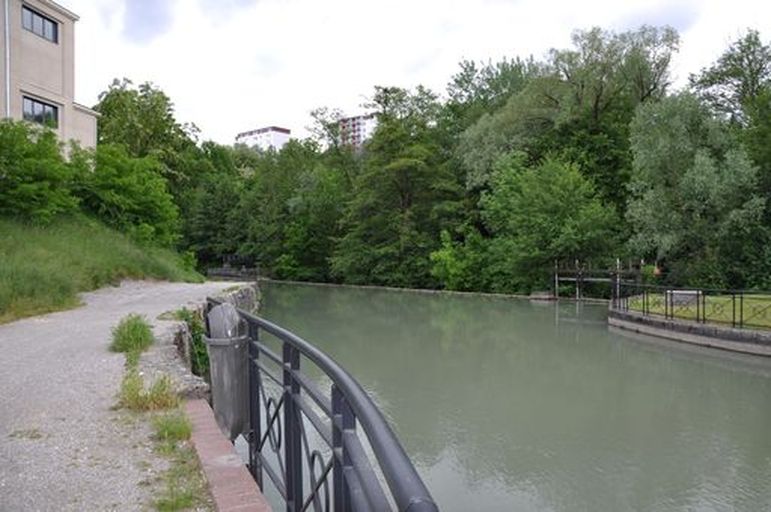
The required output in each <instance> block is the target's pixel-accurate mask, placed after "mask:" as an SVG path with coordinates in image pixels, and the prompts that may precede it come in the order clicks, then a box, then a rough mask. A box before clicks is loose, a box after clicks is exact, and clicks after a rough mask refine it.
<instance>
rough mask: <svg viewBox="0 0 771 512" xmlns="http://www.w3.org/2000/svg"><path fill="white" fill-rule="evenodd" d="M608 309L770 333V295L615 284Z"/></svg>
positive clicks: (768, 293) (743, 291) (750, 292)
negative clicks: (767, 330) (768, 331)
mask: <svg viewBox="0 0 771 512" xmlns="http://www.w3.org/2000/svg"><path fill="white" fill-rule="evenodd" d="M611 307H612V308H613V309H616V310H619V311H631V312H636V313H639V314H642V315H644V316H662V317H664V318H666V319H678V320H690V321H694V322H698V323H714V324H722V325H730V326H731V327H736V328H740V329H742V328H754V329H771V292H762V291H749V290H720V289H712V288H675V287H671V286H660V285H653V284H642V283H634V282H627V281H617V282H616V283H615V285H614V287H613V299H612V301H611Z"/></svg>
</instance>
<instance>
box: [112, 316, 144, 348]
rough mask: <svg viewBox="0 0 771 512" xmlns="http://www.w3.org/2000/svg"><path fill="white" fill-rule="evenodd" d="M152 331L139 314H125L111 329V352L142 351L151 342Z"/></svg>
mask: <svg viewBox="0 0 771 512" xmlns="http://www.w3.org/2000/svg"><path fill="white" fill-rule="evenodd" d="M153 340H154V338H153V331H152V329H151V328H150V324H148V323H147V320H145V319H144V317H142V316H140V315H135V314H131V315H128V316H125V317H124V318H123V319H122V320H121V321H120V323H118V325H117V326H116V327H114V328H113V330H112V343H111V344H110V350H112V351H113V352H127V353H130V352H142V351H143V350H146V349H147V347H149V346H150V345H152V344H153Z"/></svg>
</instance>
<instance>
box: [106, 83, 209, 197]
mask: <svg viewBox="0 0 771 512" xmlns="http://www.w3.org/2000/svg"><path fill="white" fill-rule="evenodd" d="M94 110H96V111H97V112H99V113H100V114H101V117H100V118H99V131H98V136H99V140H98V143H99V144H120V145H123V146H124V147H125V148H126V152H127V154H128V155H130V156H133V157H137V158H143V157H146V156H152V157H154V158H155V159H156V160H157V161H158V162H159V163H160V164H161V166H160V167H158V172H160V173H161V175H163V176H164V177H165V178H166V179H167V180H169V185H170V187H171V190H172V191H173V192H174V193H175V194H177V195H178V194H179V193H181V190H182V189H183V188H184V187H186V186H190V184H191V183H190V182H191V180H194V179H195V177H196V174H195V172H196V171H197V170H198V169H197V167H196V165H195V164H196V163H197V162H198V161H200V160H201V159H202V155H201V154H200V153H199V150H198V148H197V147H196V138H197V133H198V128H197V127H196V126H195V125H192V124H187V125H183V124H180V123H179V122H178V121H177V120H176V118H175V115H174V104H173V103H172V101H171V99H170V98H169V97H168V96H167V95H166V94H165V93H164V92H163V91H162V90H161V89H159V88H158V87H156V86H154V85H153V84H151V83H149V82H146V83H143V84H141V85H139V86H138V87H134V85H133V83H132V82H131V81H130V80H128V79H126V78H124V79H123V80H122V81H119V80H117V79H115V80H114V81H113V82H112V84H110V86H109V87H108V89H107V90H106V91H104V92H102V93H101V94H100V95H99V103H98V104H97V105H96V106H95V107H94Z"/></svg>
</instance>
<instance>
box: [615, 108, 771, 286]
mask: <svg viewBox="0 0 771 512" xmlns="http://www.w3.org/2000/svg"><path fill="white" fill-rule="evenodd" d="M631 129H632V134H631V138H632V150H633V154H634V166H633V174H632V184H631V187H632V199H631V201H630V203H629V208H628V212H627V220H628V222H629V226H630V227H631V228H632V230H633V234H632V237H631V239H630V241H629V245H630V249H631V251H632V252H634V253H636V254H639V255H640V256H644V257H646V258H648V259H656V260H658V261H660V262H663V263H664V264H665V265H666V267H668V269H669V270H670V272H671V275H670V279H671V280H672V281H673V282H676V283H680V284H686V283H687V284H690V285H698V284H701V285H705V286H721V287H726V286H730V287H743V286H751V285H758V284H759V283H761V282H762V281H763V280H764V279H766V276H767V275H768V272H769V270H771V259H769V258H768V255H769V252H768V244H769V241H771V239H769V235H770V233H769V229H768V226H766V225H765V224H764V223H763V212H764V209H765V208H766V198H765V197H764V196H763V195H762V194H760V193H759V188H758V176H757V168H756V167H755V166H754V165H753V164H752V162H751V161H750V159H749V158H748V156H747V154H746V151H745V150H744V148H743V147H742V146H741V145H740V144H739V143H738V141H737V139H736V137H735V136H733V134H732V132H731V130H730V129H729V127H728V126H726V125H725V124H724V123H723V122H722V121H721V120H719V119H716V118H714V117H712V115H711V114H710V112H709V111H708V110H707V108H706V107H705V106H704V105H702V104H701V103H700V102H699V100H698V99H697V98H696V97H694V96H692V95H689V94H680V95H677V96H671V97H669V98H666V99H664V100H662V101H661V102H660V103H651V104H647V105H644V106H642V107H641V108H640V109H639V110H638V112H637V115H636V117H635V119H634V122H633V123H632V128H631Z"/></svg>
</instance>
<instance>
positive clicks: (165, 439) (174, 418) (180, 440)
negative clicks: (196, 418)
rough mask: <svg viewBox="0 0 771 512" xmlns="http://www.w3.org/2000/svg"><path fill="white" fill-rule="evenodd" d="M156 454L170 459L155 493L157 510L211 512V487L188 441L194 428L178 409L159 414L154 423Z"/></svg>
mask: <svg viewBox="0 0 771 512" xmlns="http://www.w3.org/2000/svg"><path fill="white" fill-rule="evenodd" d="M152 424H153V439H154V440H155V442H156V448H157V450H158V451H159V452H160V453H161V454H162V455H164V456H166V457H167V458H168V459H169V462H170V467H169V469H168V470H167V471H166V472H165V473H164V474H163V475H162V477H161V481H162V486H161V488H160V489H159V490H158V492H157V493H156V498H155V502H154V505H155V508H156V509H158V510H161V511H177V510H188V509H191V508H194V507H195V508H202V507H203V508H207V509H208V508H211V499H210V496H209V492H208V486H207V485H206V481H205V479H204V477H203V474H202V473H201V467H200V464H199V462H198V456H197V455H196V453H195V451H194V450H193V448H192V447H191V445H190V443H189V440H190V436H191V434H192V430H193V427H192V425H191V424H190V420H188V418H187V416H186V415H185V413H184V412H183V411H181V410H179V409H176V410H174V411H171V412H168V413H165V414H159V415H157V416H155V417H154V418H153V420H152Z"/></svg>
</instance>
